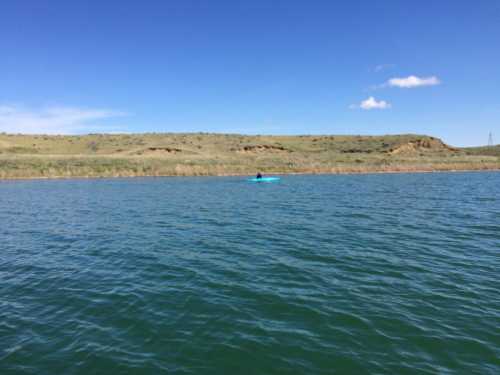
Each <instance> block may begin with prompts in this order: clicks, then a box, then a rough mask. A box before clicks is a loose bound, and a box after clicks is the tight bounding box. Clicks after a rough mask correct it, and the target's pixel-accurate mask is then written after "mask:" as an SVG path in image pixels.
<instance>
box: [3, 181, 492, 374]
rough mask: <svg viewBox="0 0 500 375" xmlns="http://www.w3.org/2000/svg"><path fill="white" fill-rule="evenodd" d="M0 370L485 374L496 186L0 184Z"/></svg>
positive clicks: (486, 183) (473, 183)
mask: <svg viewBox="0 0 500 375" xmlns="http://www.w3.org/2000/svg"><path fill="white" fill-rule="evenodd" d="M0 249H1V250H0V373H1V374H2V375H5V374H159V373H168V374H217V375H219V374H356V375H357V374H499V373H500V360H499V358H500V329H499V327H500V292H499V290H500V281H499V280H500V173H495V172H490V173H486V172H485V173H429V174H372V175H322V176H306V175H301V176H299V175H297V176H282V179H281V181H279V182H277V183H250V182H248V181H246V179H245V178H244V177H214V178H211V177H203V178H196V177H192V178H191V177H189V178H174V177H172V178H135V179H101V180H99V179H97V180H40V181H3V182H0Z"/></svg>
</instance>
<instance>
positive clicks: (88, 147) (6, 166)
mask: <svg viewBox="0 0 500 375" xmlns="http://www.w3.org/2000/svg"><path fill="white" fill-rule="evenodd" d="M483 149H484V150H483ZM469 169H473V170H482V169H500V154H499V153H495V152H493V151H491V150H490V149H489V148H468V149H458V148H453V147H450V146H448V145H446V144H444V143H443V142H442V141H441V140H439V139H437V138H434V137H429V136H423V135H411V134H410V135H390V136H336V135H325V136H244V135H237V134H207V133H190V134H153V133H152V134H118V135H104V134H94V135H82V136H47V135H13V134H0V178H49V177H118V176H167V175H233V174H253V173H255V172H256V171H262V172H263V173H343V172H346V173H351V172H352V173H356V172H359V173H361V172H384V171H387V172H396V171H435V170H469Z"/></svg>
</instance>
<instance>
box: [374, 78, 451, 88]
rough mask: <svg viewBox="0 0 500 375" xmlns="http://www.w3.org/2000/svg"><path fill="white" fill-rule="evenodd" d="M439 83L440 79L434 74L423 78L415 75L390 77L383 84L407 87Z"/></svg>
mask: <svg viewBox="0 0 500 375" xmlns="http://www.w3.org/2000/svg"><path fill="white" fill-rule="evenodd" d="M440 83H441V81H439V79H438V78H437V77H436V76H432V77H424V78H419V77H417V76H408V77H406V78H391V79H390V80H389V81H387V83H386V84H384V85H383V86H390V87H401V88H405V89H409V88H413V87H422V86H436V85H439V84H440Z"/></svg>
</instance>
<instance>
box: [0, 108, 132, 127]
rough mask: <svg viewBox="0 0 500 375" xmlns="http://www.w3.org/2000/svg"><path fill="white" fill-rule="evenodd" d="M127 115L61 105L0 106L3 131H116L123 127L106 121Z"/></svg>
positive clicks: (0, 121)
mask: <svg viewBox="0 0 500 375" xmlns="http://www.w3.org/2000/svg"><path fill="white" fill-rule="evenodd" d="M123 116H127V113H125V112H121V111H114V110H110V109H91V108H77V107H61V106H56V107H43V108H38V109H33V108H26V107H23V106H18V105H0V132H6V133H23V134H76V133H98V132H116V131H120V130H121V129H120V128H118V127H116V126H110V125H106V124H103V122H105V120H108V119H110V118H116V117H123ZM96 121H100V123H96Z"/></svg>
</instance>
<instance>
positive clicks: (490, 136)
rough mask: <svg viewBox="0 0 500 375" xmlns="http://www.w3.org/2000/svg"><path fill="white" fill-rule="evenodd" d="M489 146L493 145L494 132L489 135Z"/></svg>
mask: <svg viewBox="0 0 500 375" xmlns="http://www.w3.org/2000/svg"><path fill="white" fill-rule="evenodd" d="M488 146H493V134H492V133H491V132H490V135H489V137H488Z"/></svg>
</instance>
